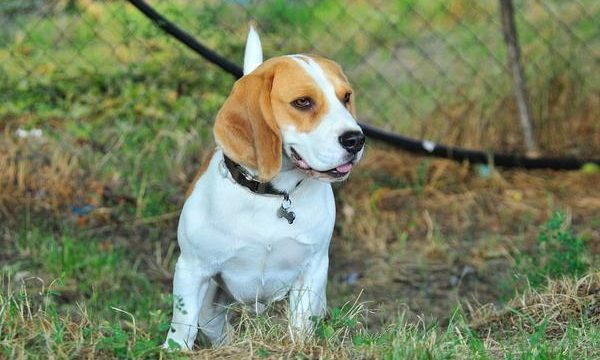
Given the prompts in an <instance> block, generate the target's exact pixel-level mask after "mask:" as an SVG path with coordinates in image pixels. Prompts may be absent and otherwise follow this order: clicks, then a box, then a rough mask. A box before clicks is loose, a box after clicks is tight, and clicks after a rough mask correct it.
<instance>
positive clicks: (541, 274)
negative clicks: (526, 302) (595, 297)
mask: <svg viewBox="0 0 600 360" xmlns="http://www.w3.org/2000/svg"><path fill="white" fill-rule="evenodd" d="M516 264H517V273H518V275H520V276H526V277H527V280H528V282H529V284H530V285H531V286H532V287H538V286H539V285H541V284H543V283H544V282H545V279H546V277H550V278H558V277H560V276H563V275H571V276H578V275H582V274H584V273H585V272H586V271H587V270H588V269H589V265H590V264H589V261H588V259H587V258H586V246H585V241H584V239H583V238H582V237H581V236H579V235H577V234H575V232H574V231H573V227H572V226H571V223H570V219H569V218H568V216H567V215H566V214H565V213H564V212H562V211H557V212H555V213H554V214H552V216H551V217H550V219H549V220H548V221H547V222H546V223H545V224H543V225H542V226H540V231H539V235H538V241H537V243H536V244H535V247H534V248H533V251H532V252H531V253H527V254H525V253H519V254H517V256H516Z"/></svg>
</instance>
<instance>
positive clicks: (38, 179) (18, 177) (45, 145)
mask: <svg viewBox="0 0 600 360" xmlns="http://www.w3.org/2000/svg"><path fill="white" fill-rule="evenodd" d="M19 123H20V121H19V120H15V121H7V123H5V124H3V126H2V128H0V131H2V136H1V137H0V169H2V171H0V189H1V191H0V215H2V217H3V218H5V219H8V220H9V221H10V220H13V221H14V220H15V219H16V218H17V217H19V216H21V215H22V214H21V211H22V210H24V209H26V208H27V209H30V210H32V211H33V212H36V213H48V214H52V213H55V212H63V211H65V210H66V209H67V208H68V207H69V206H70V205H71V204H73V202H74V200H75V199H76V198H82V197H84V196H85V194H86V192H87V189H88V186H89V176H90V174H86V173H85V172H84V171H83V169H82V161H81V149H79V148H77V147H75V146H73V145H72V144H68V143H61V142H60V140H56V139H53V138H51V137H48V136H46V135H44V136H42V137H41V138H24V139H22V138H18V137H17V136H15V131H16V130H17V128H18V127H19V126H18V125H19Z"/></svg>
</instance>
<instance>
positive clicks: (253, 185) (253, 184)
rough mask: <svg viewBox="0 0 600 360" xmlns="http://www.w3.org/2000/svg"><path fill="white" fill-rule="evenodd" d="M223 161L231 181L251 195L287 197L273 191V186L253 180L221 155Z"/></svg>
mask: <svg viewBox="0 0 600 360" xmlns="http://www.w3.org/2000/svg"><path fill="white" fill-rule="evenodd" d="M223 159H224V160H225V166H226V167H227V170H229V173H230V174H231V177H232V178H233V180H235V182H236V183H238V184H240V185H242V186H243V187H245V188H247V189H248V190H250V191H252V192H253V193H255V194H261V195H262V194H266V195H279V196H283V197H284V198H285V199H287V198H288V197H289V194H288V193H286V192H284V191H279V190H277V189H275V187H273V184H271V183H270V182H260V181H256V180H254V177H253V176H252V175H251V174H249V173H248V171H247V170H246V169H244V168H243V167H242V166H241V165H240V164H238V163H236V162H235V161H233V160H231V159H230V158H229V157H228V156H227V155H225V154H223ZM296 186H297V185H296Z"/></svg>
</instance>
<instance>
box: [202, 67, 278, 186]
mask: <svg viewBox="0 0 600 360" xmlns="http://www.w3.org/2000/svg"><path fill="white" fill-rule="evenodd" d="M272 83H273V71H272V70H270V71H261V72H258V73H256V72H253V73H251V74H249V75H246V76H244V77H242V78H241V79H240V80H238V81H237V82H236V83H235V85H234V87H233V90H232V91H231V94H230V95H229V97H228V98H227V100H226V101H225V104H223V107H221V110H219V112H218V114H217V119H216V121H215V126H214V129H213V132H214V136H215V139H216V141H217V144H219V145H220V146H221V147H222V148H223V152H224V153H225V155H227V156H229V157H230V158H231V159H232V160H233V161H235V162H237V163H238V164H242V165H245V166H248V167H250V168H254V169H257V171H258V177H259V178H260V180H261V181H270V180H271V179H273V178H274V177H275V175H277V173H278V172H279V170H280V169H281V156H282V154H281V152H282V144H281V134H280V130H279V127H278V126H277V123H276V122H275V119H274V116H273V109H272V107H271V95H270V94H271V87H272Z"/></svg>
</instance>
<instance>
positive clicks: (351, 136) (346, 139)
mask: <svg viewBox="0 0 600 360" xmlns="http://www.w3.org/2000/svg"><path fill="white" fill-rule="evenodd" d="M338 141H339V142H340V144H341V145H342V147H343V148H344V149H346V150H347V151H348V152H349V153H351V154H356V153H357V152H359V151H360V149H362V147H363V145H364V144H365V136H364V135H363V133H362V132H360V131H347V132H345V133H343V134H342V135H341V136H340V137H339V138H338Z"/></svg>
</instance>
